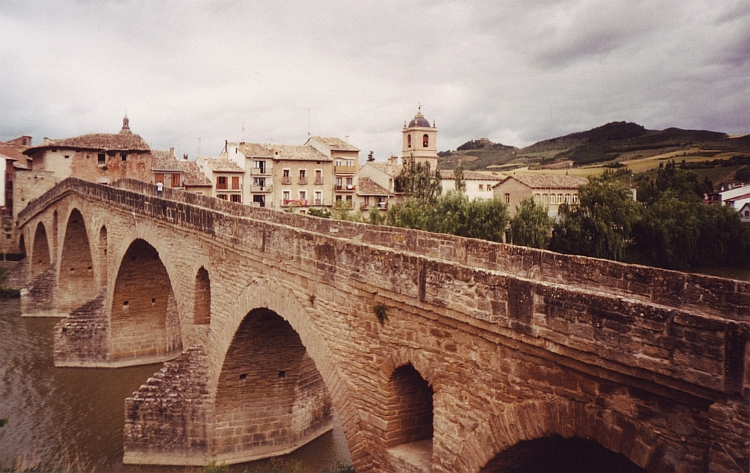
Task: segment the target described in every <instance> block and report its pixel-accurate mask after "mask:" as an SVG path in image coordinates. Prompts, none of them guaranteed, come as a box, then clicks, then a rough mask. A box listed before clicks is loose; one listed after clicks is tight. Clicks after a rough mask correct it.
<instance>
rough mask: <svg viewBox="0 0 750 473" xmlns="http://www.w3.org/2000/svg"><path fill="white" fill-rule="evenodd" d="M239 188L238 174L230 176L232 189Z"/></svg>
mask: <svg viewBox="0 0 750 473" xmlns="http://www.w3.org/2000/svg"><path fill="white" fill-rule="evenodd" d="M239 188H240V176H232V189H239Z"/></svg>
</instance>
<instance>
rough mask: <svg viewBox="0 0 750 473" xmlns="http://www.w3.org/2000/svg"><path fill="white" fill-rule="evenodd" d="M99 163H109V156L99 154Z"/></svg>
mask: <svg viewBox="0 0 750 473" xmlns="http://www.w3.org/2000/svg"><path fill="white" fill-rule="evenodd" d="M97 163H98V164H100V165H101V164H106V163H107V156H106V155H105V154H104V153H99V155H98V156H97Z"/></svg>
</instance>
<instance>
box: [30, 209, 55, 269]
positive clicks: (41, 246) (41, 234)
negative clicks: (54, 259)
mask: <svg viewBox="0 0 750 473" xmlns="http://www.w3.org/2000/svg"><path fill="white" fill-rule="evenodd" d="M50 264H51V258H50V248H49V239H48V238H47V230H46V229H45V228H44V223H42V222H39V223H37V225H36V230H35V231H34V239H33V240H32V243H31V277H34V276H36V275H37V274H39V273H41V272H43V271H45V270H46V269H47V268H49V267H50Z"/></svg>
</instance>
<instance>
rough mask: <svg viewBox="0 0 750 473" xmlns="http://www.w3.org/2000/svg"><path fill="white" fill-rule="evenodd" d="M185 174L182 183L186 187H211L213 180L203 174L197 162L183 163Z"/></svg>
mask: <svg viewBox="0 0 750 473" xmlns="http://www.w3.org/2000/svg"><path fill="white" fill-rule="evenodd" d="M182 164H183V165H184V168H185V172H184V173H183V174H182V183H183V185H184V186H185V187H211V180H210V179H209V178H207V177H206V175H205V174H203V173H202V172H201V170H200V168H199V167H198V164H196V162H195V161H182Z"/></svg>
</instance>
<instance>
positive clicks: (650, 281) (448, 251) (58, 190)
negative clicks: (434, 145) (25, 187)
mask: <svg viewBox="0 0 750 473" xmlns="http://www.w3.org/2000/svg"><path fill="white" fill-rule="evenodd" d="M68 191H75V192H77V193H79V194H83V195H85V196H89V197H92V198H96V199H102V200H105V201H109V202H112V203H114V204H116V205H118V206H122V207H125V208H128V209H130V210H131V211H134V212H137V213H141V214H143V213H145V214H148V215H152V216H154V217H157V218H161V217H165V218H166V219H167V220H168V221H170V222H175V223H180V224H182V225H188V226H190V227H192V228H196V229H200V230H202V231H205V232H212V231H213V230H214V229H213V223H212V222H213V217H214V216H215V215H216V214H222V215H230V216H234V217H246V218H251V219H254V220H260V221H263V222H268V223H275V224H281V225H286V226H290V227H294V228H297V229H301V230H305V231H309V232H313V233H318V234H321V235H328V236H332V237H336V238H343V239H354V240H356V241H360V242H362V243H366V244H372V245H377V246H383V247H387V248H392V249H394V250H398V251H402V252H408V253H411V254H416V255H423V256H427V257H430V258H438V259H441V260H445V261H449V262H453V263H458V264H462V265H468V266H471V267H479V268H484V269H490V270H494V271H501V272H504V273H508V274H512V275H514V276H518V277H522V278H527V279H533V280H538V281H544V282H548V283H555V284H564V285H568V286H574V287H578V288H581V289H585V290H588V291H599V292H607V293H610V294H617V295H620V296H623V297H627V298H633V299H636V300H641V301H644V302H648V303H654V304H659V305H663V306H667V307H673V308H677V309H684V310H691V311H697V312H700V313H701V314H705V315H708V316H716V317H718V318H721V319H729V320H734V321H739V322H741V321H747V320H748V318H749V316H750V282H746V281H735V280H729V279H724V278H717V277H712V276H704V275H699V274H692V273H682V272H677V271H670V270H664V269H659V268H652V267H647V266H640V265H631V264H624V263H619V262H616V261H608V260H600V259H596V258H589V257H583V256H574V255H563V254H558V253H553V252H550V251H545V250H537V249H533V248H526V247H519V246H514V245H507V244H502V243H493V242H488V241H483V240H473V239H469V238H462V237H456V236H453V235H443V234H434V233H429V232H423V231H418V230H410V229H404V228H395V227H384V226H376V225H367V224H360V223H352V222H344V221H337V220H328V219H320V218H311V217H308V216H304V215H297V214H291V213H287V212H279V211H275V210H270V209H264V208H258V207H251V206H247V205H242V204H236V203H232V202H227V201H224V200H221V199H214V198H211V197H207V196H203V195H197V194H193V193H189V192H184V191H179V190H173V189H165V190H164V198H163V199H157V198H156V197H155V193H156V191H155V186H153V185H151V184H149V183H146V182H142V181H137V180H133V179H122V180H119V181H117V182H115V183H114V184H113V186H112V187H110V186H106V185H102V184H95V183H91V182H88V181H83V180H80V179H76V178H69V179H66V180H64V181H62V182H61V183H60V184H58V185H57V186H55V187H54V188H53V189H51V190H50V191H48V192H47V193H45V194H44V195H42V196H41V197H40V198H38V199H35V200H34V201H32V202H30V203H29V205H28V206H27V207H26V208H25V209H24V210H23V211H22V212H21V213H20V214H19V217H18V220H19V226H23V224H24V223H25V222H26V221H27V220H28V219H29V218H30V217H31V216H33V215H34V214H36V213H37V212H39V211H40V210H42V209H44V208H45V207H46V205H48V203H49V202H51V201H53V200H55V199H58V198H60V197H61V196H62V195H63V194H65V193H66V192H68ZM152 196H153V197H152ZM204 209H205V210H209V212H206V211H205V210H204Z"/></svg>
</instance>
